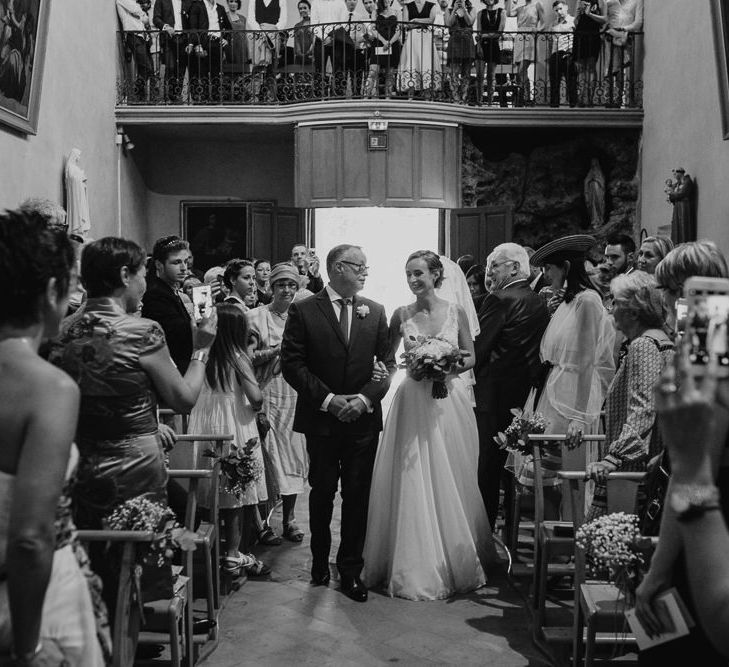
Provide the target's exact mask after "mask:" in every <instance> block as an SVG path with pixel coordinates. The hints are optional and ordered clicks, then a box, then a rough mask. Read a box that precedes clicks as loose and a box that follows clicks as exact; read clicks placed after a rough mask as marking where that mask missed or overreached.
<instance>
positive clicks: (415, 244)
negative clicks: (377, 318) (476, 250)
mask: <svg viewBox="0 0 729 667" xmlns="http://www.w3.org/2000/svg"><path fill="white" fill-rule="evenodd" d="M315 220H316V222H315V225H316V231H315V234H316V253H317V255H318V256H319V258H320V259H321V262H322V264H324V263H325V261H326V256H327V253H328V252H329V250H331V249H332V248H333V247H334V246H336V245H339V244H340V243H351V244H353V245H358V246H362V249H363V250H364V253H365V255H366V256H367V264H368V266H369V267H370V271H369V275H368V277H367V282H366V284H365V288H364V290H362V295H363V296H366V297H369V298H370V299H374V300H375V301H378V302H379V303H381V304H383V305H384V306H385V310H386V312H387V316H388V317H390V316H391V315H392V313H393V311H394V310H395V308H397V307H398V306H402V305H404V304H406V303H410V302H412V301H413V296H412V293H411V292H410V290H409V289H408V286H407V283H406V281H405V260H406V259H407V257H408V255H409V254H410V253H412V252H414V251H415V250H433V251H434V252H436V253H437V252H438V209H434V208H376V207H369V208H320V209H317V210H316V217H315ZM322 271H323V273H324V274H325V273H326V267H322Z"/></svg>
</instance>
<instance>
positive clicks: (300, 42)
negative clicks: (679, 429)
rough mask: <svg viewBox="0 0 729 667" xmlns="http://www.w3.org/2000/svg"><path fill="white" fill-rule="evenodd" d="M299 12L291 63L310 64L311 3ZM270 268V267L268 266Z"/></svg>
mask: <svg viewBox="0 0 729 667" xmlns="http://www.w3.org/2000/svg"><path fill="white" fill-rule="evenodd" d="M296 9H297V10H298V12H299V19H300V20H299V22H298V23H296V24H295V25H294V30H293V33H294V34H293V45H294V46H293V50H294V54H293V55H294V57H293V61H292V62H293V63H294V64H296V65H299V66H303V67H305V66H307V65H312V64H313V63H314V45H315V44H316V40H315V39H314V30H313V29H312V28H311V3H310V2H309V0H299V2H298V4H297V5H296ZM269 268H270V267H269Z"/></svg>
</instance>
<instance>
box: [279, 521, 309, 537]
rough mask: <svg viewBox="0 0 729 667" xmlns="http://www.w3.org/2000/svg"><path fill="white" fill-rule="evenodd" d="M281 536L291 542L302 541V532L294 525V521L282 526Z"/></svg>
mask: <svg viewBox="0 0 729 667" xmlns="http://www.w3.org/2000/svg"><path fill="white" fill-rule="evenodd" d="M283 536H284V537H285V538H286V539H287V540H289V541H291V542H301V541H302V540H303V539H304V531H303V530H301V528H299V527H298V526H297V525H296V522H295V521H291V522H290V523H288V524H286V525H285V526H284V529H283Z"/></svg>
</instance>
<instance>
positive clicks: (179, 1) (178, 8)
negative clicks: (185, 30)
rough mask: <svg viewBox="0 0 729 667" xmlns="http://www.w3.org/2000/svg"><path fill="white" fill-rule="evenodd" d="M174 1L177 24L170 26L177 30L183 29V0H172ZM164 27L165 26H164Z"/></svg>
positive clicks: (173, 8) (173, 7) (173, 11)
mask: <svg viewBox="0 0 729 667" xmlns="http://www.w3.org/2000/svg"><path fill="white" fill-rule="evenodd" d="M170 2H171V3H172V13H173V14H174V15H175V25H173V26H170V27H171V28H174V29H175V32H181V31H182V0H170ZM163 27H164V26H163Z"/></svg>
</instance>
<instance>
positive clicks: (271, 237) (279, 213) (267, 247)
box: [247, 205, 307, 264]
mask: <svg viewBox="0 0 729 667" xmlns="http://www.w3.org/2000/svg"><path fill="white" fill-rule="evenodd" d="M248 220H249V225H248V239H247V247H248V248H250V254H251V255H252V256H253V257H257V258H266V259H270V260H271V264H276V263H277V262H285V261H288V260H289V259H290V258H291V248H293V246H295V245H296V244H297V243H307V221H306V209H303V208H284V207H278V206H257V205H254V206H251V208H250V210H249V212H248Z"/></svg>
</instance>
